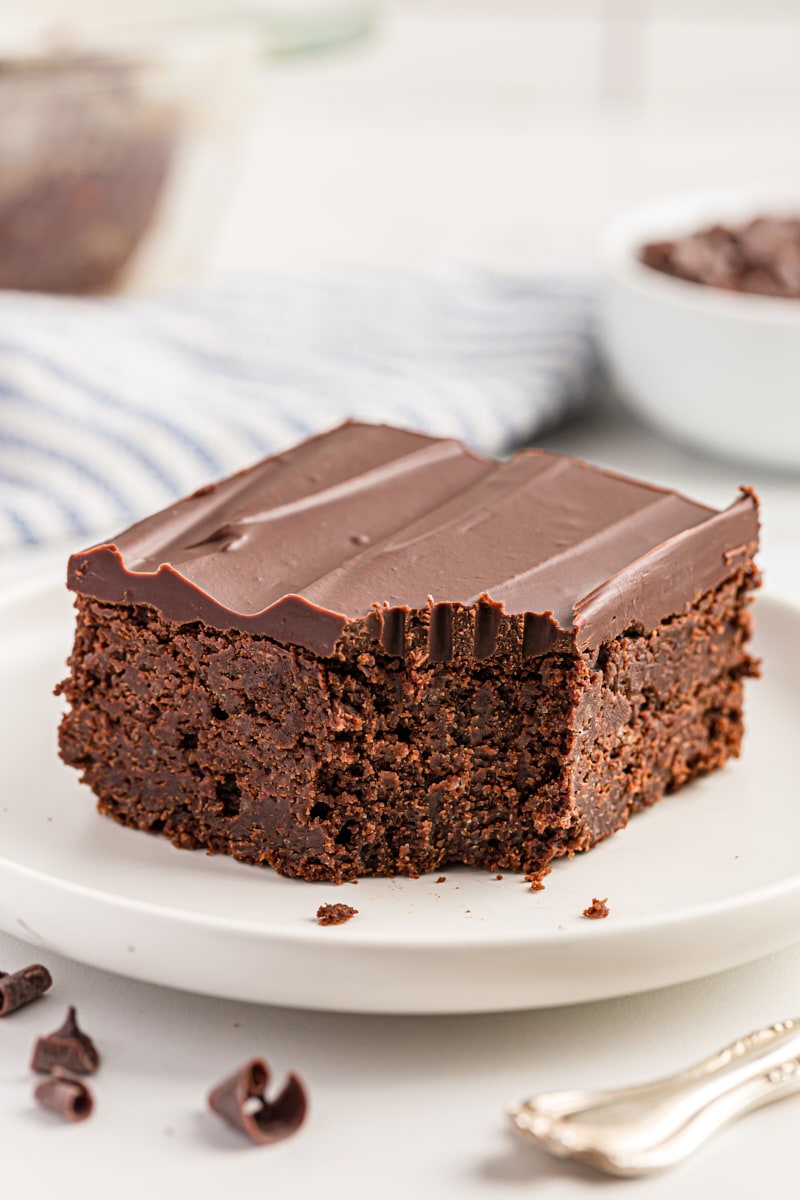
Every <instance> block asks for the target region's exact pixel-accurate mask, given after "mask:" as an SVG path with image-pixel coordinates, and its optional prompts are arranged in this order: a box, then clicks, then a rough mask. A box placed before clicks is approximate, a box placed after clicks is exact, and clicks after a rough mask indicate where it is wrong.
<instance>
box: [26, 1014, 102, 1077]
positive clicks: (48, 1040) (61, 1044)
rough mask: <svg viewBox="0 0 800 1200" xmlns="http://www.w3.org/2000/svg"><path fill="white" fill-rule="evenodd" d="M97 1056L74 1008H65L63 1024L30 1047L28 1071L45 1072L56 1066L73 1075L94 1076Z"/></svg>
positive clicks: (98, 1063) (98, 1057) (97, 1064)
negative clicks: (31, 1054) (79, 1023)
mask: <svg viewBox="0 0 800 1200" xmlns="http://www.w3.org/2000/svg"><path fill="white" fill-rule="evenodd" d="M99 1066H100V1055H99V1054H98V1053H97V1050H96V1048H95V1045H94V1042H93V1041H92V1039H91V1038H90V1037H88V1036H87V1035H86V1034H85V1033H84V1032H83V1031H82V1030H81V1029H80V1028H79V1027H78V1021H77V1016H76V1013H75V1009H74V1008H73V1007H70V1008H69V1009H67V1016H66V1020H65V1021H64V1024H63V1025H62V1026H61V1028H60V1029H57V1030H56V1031H55V1033H50V1034H48V1035H47V1037H40V1038H39V1039H38V1041H37V1042H36V1045H35V1046H34V1048H33V1058H32V1059H31V1070H32V1071H40V1072H41V1073H42V1074H44V1075H47V1074H49V1073H50V1072H52V1071H54V1070H55V1069H56V1068H61V1069H62V1070H65V1071H70V1072H71V1073H72V1074H75V1075H94V1073H95V1071H96V1070H97V1068H98V1067H99Z"/></svg>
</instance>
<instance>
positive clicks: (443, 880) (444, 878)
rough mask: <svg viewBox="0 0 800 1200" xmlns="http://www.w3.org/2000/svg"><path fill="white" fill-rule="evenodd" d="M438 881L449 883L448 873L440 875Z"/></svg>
mask: <svg viewBox="0 0 800 1200" xmlns="http://www.w3.org/2000/svg"><path fill="white" fill-rule="evenodd" d="M436 882H437V883H447V876H446V875H440V876H439V878H438V879H437V880H436Z"/></svg>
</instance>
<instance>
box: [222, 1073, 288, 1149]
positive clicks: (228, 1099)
mask: <svg viewBox="0 0 800 1200" xmlns="http://www.w3.org/2000/svg"><path fill="white" fill-rule="evenodd" d="M269 1077H270V1070H269V1067H268V1066H267V1064H266V1063H265V1062H264V1060H263V1058H252V1059H250V1061H249V1062H246V1063H245V1064H244V1065H243V1066H242V1067H240V1068H239V1070H238V1071H236V1072H235V1074H233V1075H231V1076H229V1077H228V1078H227V1079H224V1080H223V1081H222V1083H220V1084H219V1085H218V1086H217V1087H215V1088H214V1090H213V1091H212V1092H211V1094H210V1095H209V1097H208V1104H209V1107H210V1108H211V1110H212V1111H213V1112H215V1113H216V1114H217V1115H218V1116H220V1117H222V1119H223V1121H227V1123H228V1124H229V1125H232V1126H233V1127H234V1128H235V1129H238V1130H240V1131H241V1132H242V1133H243V1134H244V1135H245V1136H246V1137H248V1138H249V1139H250V1141H251V1142H254V1143H255V1144H256V1145H257V1146H268V1145H271V1144H273V1143H274V1142H282V1141H284V1140H285V1139H286V1138H288V1137H291V1136H292V1134H293V1133H296V1132H297V1130H298V1129H299V1128H300V1126H301V1125H302V1124H303V1121H304V1120H305V1116H306V1110H307V1108H308V1101H307V1099H306V1092H305V1088H304V1087H303V1084H302V1083H301V1081H300V1080H299V1079H298V1077H297V1076H296V1075H294V1074H292V1073H290V1074H289V1076H288V1077H287V1080H286V1083H285V1084H284V1086H283V1088H282V1089H281V1091H280V1092H279V1093H278V1095H277V1096H276V1097H275V1099H274V1100H267V1098H266V1094H265V1093H266V1088H267V1084H268V1083H269Z"/></svg>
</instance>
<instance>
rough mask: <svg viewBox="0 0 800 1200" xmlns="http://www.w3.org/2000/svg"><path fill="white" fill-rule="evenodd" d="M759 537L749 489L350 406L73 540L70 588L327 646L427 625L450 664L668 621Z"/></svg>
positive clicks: (387, 637) (394, 643)
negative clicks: (416, 424) (719, 487)
mask: <svg viewBox="0 0 800 1200" xmlns="http://www.w3.org/2000/svg"><path fill="white" fill-rule="evenodd" d="M757 543H758V509H757V501H756V498H755V495H754V493H753V492H752V491H751V490H750V489H746V488H744V489H742V490H741V495H740V497H739V498H738V499H737V500H735V501H734V503H733V504H732V505H731V506H730V507H729V508H727V509H724V510H723V511H722V512H719V511H717V510H715V509H713V508H709V507H707V506H706V505H703V504H698V503H697V502H695V501H693V500H689V499H687V498H686V497H684V496H681V495H679V494H678V493H676V492H672V491H668V490H666V489H664V488H658V487H654V486H652V485H650V484H645V483H640V482H638V481H635V480H632V479H627V478H625V477H623V476H620V475H615V474H613V473H611V472H608V471H602V470H599V469H597V468H595V467H591V466H588V465H587V464H586V463H583V462H580V461H578V460H576V459H571V458H565V457H561V456H558V455H553V454H548V453H545V452H543V451H539V450H528V451H523V452H522V453H520V454H518V455H516V456H515V457H514V458H512V459H510V460H508V461H506V462H496V461H494V460H490V459H486V458H482V457H479V456H478V455H476V454H473V453H472V452H470V451H469V450H467V449H466V447H464V446H463V445H461V443H459V442H457V441H453V440H441V439H435V438H430V437H425V436H423V435H421V434H417V433H410V432H408V431H405V430H401V429H394V428H391V427H389V426H385V425H360V424H355V423H348V424H346V425H343V426H341V427H339V428H338V429H334V430H332V431H331V432H329V433H326V434H322V435H321V436H319V437H316V438H312V439H311V440H309V441H307V442H304V443H302V444H301V445H300V446H297V447H296V448H295V449H293V450H291V451H288V452H286V453H284V454H278V455H276V456H274V457H272V458H268V459H265V460H263V461H262V462H259V463H256V464H255V466H253V467H250V468H249V469H247V470H245V471H241V472H239V473H238V474H236V475H233V476H231V477H229V478H228V479H225V480H222V481H221V482H220V483H217V484H212V485H209V486H207V487H203V488H200V489H199V491H197V492H194V493H193V494H192V495H191V496H188V497H187V498H186V499H184V500H181V501H179V502H178V503H177V504H175V505H173V506H172V507H170V508H167V509H164V510H163V511H162V512H160V513H156V514H155V515H154V516H152V517H148V518H147V519H146V520H144V521H141V522H139V523H138V524H136V525H133V526H132V527H131V528H130V529H128V530H126V531H125V532H124V533H121V534H120V535H119V536H118V537H116V538H114V539H113V540H112V541H110V542H103V543H100V544H99V545H97V546H94V547H92V548H90V549H88V550H85V551H82V552H81V553H79V554H74V555H73V556H72V557H71V558H70V561H69V570H68V586H69V587H70V588H71V589H72V590H73V591H76V592H79V593H81V594H83V595H87V596H92V597H95V598H96V599H99V600H103V601H111V602H114V603H124V604H146V605H151V606H153V607H154V608H156V609H158V610H159V612H161V614H162V615H163V616H164V617H166V618H168V619H169V620H172V621H175V622H178V623H186V622H191V621H196V620H200V621H203V622H205V623H206V624H208V625H210V626H212V627H214V628H217V629H237V630H242V631H244V632H248V633H253V634H261V635H266V636H268V637H270V638H273V639H275V640H276V641H279V642H282V643H285V644H291V645H297V646H301V647H304V648H305V649H307V650H310V651H312V652H313V653H315V654H320V655H331V654H333V653H335V652H336V650H337V644H338V643H340V641H341V639H342V638H343V637H344V636H346V634H347V632H348V631H349V630H350V629H351V628H352V627H353V626H354V624H355V626H356V627H358V628H363V627H364V626H366V628H367V629H368V630H369V631H370V632H371V633H372V634H373V635H374V636H375V637H376V638H378V639H379V640H380V643H381V645H382V646H383V649H384V651H385V652H387V653H388V654H391V655H397V656H401V655H403V654H404V653H407V652H408V651H409V648H410V647H411V646H413V645H415V644H416V643H415V638H418V637H419V636H420V634H419V630H420V628H422V627H424V637H425V641H426V651H427V653H428V656H429V658H430V660H431V661H434V662H436V661H445V660H447V659H449V658H450V657H452V656H453V655H454V654H459V653H463V652H464V649H463V648H464V646H465V645H467V644H468V646H469V652H470V653H472V654H474V656H475V657H477V658H486V657H488V656H489V655H491V654H492V653H494V652H495V650H496V649H498V648H499V647H500V646H501V645H502V646H505V647H508V646H509V645H511V644H512V643H514V642H515V640H516V643H517V644H521V649H522V652H523V653H524V654H526V655H536V654H541V653H544V652H545V651H547V650H548V649H550V648H551V647H553V646H556V645H560V644H564V645H571V646H573V647H575V648H576V649H578V650H584V649H587V648H590V647H592V646H596V645H598V644H600V643H601V642H602V641H604V640H607V639H609V638H611V637H614V636H615V635H616V634H617V633H621V632H623V631H624V630H627V629H630V628H633V627H642V628H645V629H650V628H653V627H654V626H655V625H657V624H658V623H659V621H660V620H662V619H663V618H664V617H667V616H670V615H673V614H675V613H677V612H680V611H682V610H683V609H684V608H685V607H686V606H687V605H688V604H691V603H692V602H693V601H694V600H695V599H696V598H697V596H699V595H700V594H701V593H702V592H704V591H707V590H708V589H710V588H712V587H715V586H716V585H717V584H719V583H720V582H722V580H723V579H725V578H727V577H728V576H730V575H732V574H733V573H734V571H735V570H736V569H737V568H738V567H740V566H741V565H742V564H743V563H744V562H746V561H747V559H748V558H750V557H751V556H752V554H753V553H754V552H755V550H756V547H757Z"/></svg>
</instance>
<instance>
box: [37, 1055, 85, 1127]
mask: <svg viewBox="0 0 800 1200" xmlns="http://www.w3.org/2000/svg"><path fill="white" fill-rule="evenodd" d="M33 1095H34V1099H35V1100H36V1103H37V1104H39V1105H40V1106H41V1107H42V1108H46V1109H47V1110H48V1112H52V1113H55V1114H56V1116H58V1117H61V1118H62V1120H64V1121H85V1120H86V1118H87V1117H90V1116H91V1115H92V1109H93V1108H94V1099H93V1098H92V1093H91V1092H90V1091H89V1089H88V1088H87V1086H86V1084H85V1083H82V1082H81V1080H80V1079H74V1078H73V1077H72V1076H71V1075H69V1074H68V1073H67V1072H66V1071H62V1070H61V1069H60V1067H56V1068H55V1070H54V1071H53V1074H52V1075H50V1077H49V1078H48V1079H45V1080H43V1081H42V1083H40V1084H39V1085H38V1087H37V1088H36V1090H35V1092H34V1093H33Z"/></svg>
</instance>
